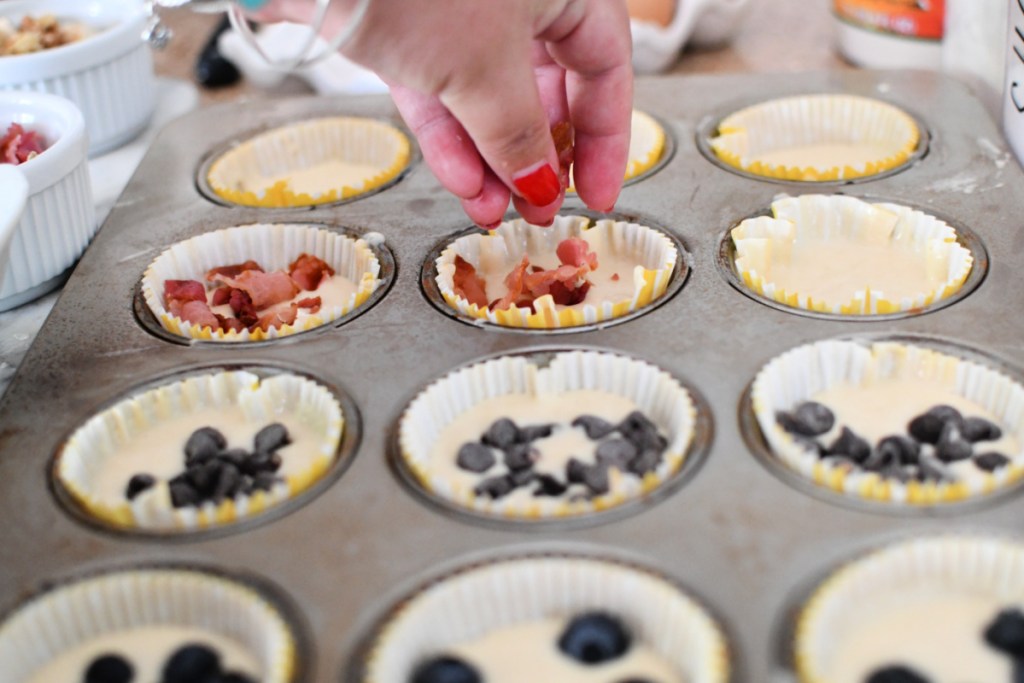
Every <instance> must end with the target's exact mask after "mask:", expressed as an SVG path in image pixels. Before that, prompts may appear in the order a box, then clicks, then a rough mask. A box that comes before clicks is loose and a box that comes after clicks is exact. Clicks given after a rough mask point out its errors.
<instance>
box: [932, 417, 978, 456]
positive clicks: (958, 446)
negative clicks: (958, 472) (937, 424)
mask: <svg viewBox="0 0 1024 683" xmlns="http://www.w3.org/2000/svg"><path fill="white" fill-rule="evenodd" d="M971 452H972V448H971V443H970V442H969V441H968V440H967V439H965V438H964V437H963V434H961V432H960V427H959V426H958V425H957V424H956V423H955V422H953V421H952V420H947V421H946V424H945V425H943V427H942V434H941V435H940V436H939V442H938V443H937V444H936V445H935V454H936V455H938V456H939V459H940V460H942V461H943V462H956V461H958V460H966V459H967V458H969V457H971Z"/></svg>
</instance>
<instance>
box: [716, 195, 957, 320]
mask: <svg viewBox="0 0 1024 683" xmlns="http://www.w3.org/2000/svg"><path fill="white" fill-rule="evenodd" d="M772 213H773V214H774V217H768V216H760V217H757V218H748V219H746V220H744V221H742V222H741V223H740V224H739V225H738V226H736V227H735V228H733V229H732V231H731V237H732V240H733V243H734V244H735V246H736V257H735V265H736V270H737V271H738V273H739V275H740V277H741V278H742V279H743V282H744V284H746V286H747V287H749V288H750V289H752V290H754V291H755V292H757V293H758V294H761V295H762V296H765V297H767V298H769V299H772V300H774V301H778V302H779V303H783V304H786V305H788V306H794V307H797V308H803V309H806V310H812V311H818V312H828V313H841V314H846V315H871V314H884V313H895V312H898V311H910V310H920V309H922V308H925V307H926V306H929V305H931V304H933V303H935V302H937V301H940V300H942V299H945V298H948V297H950V296H952V295H953V294H955V293H956V292H958V291H959V290H960V288H961V287H962V286H963V283H964V281H966V279H967V276H968V275H969V274H970V272H971V268H972V266H973V264H974V257H973V255H972V254H971V251H970V249H967V248H966V247H964V246H962V245H961V244H959V242H957V232H956V230H955V229H954V228H953V227H951V226H950V225H948V224H947V223H945V222H943V221H941V220H939V219H938V218H936V217H934V216H930V215H928V214H926V213H924V212H922V211H917V210H915V209H911V208H909V207H906V206H900V205H898V204H889V203H880V204H869V203H868V202H865V201H863V200H861V199H858V198H856V197H848V196H844V195H801V196H798V197H783V198H781V199H777V200H776V201H774V202H772ZM840 240H842V241H846V240H852V241H861V242H863V243H865V244H872V245H890V246H891V247H892V249H893V253H894V257H896V256H899V257H901V258H902V257H905V256H906V255H907V254H912V255H914V257H915V258H919V259H920V260H921V261H922V262H923V263H924V264H925V268H926V272H927V274H928V276H929V277H930V278H933V279H934V280H937V281H938V282H937V283H935V284H933V283H929V282H921V289H920V292H918V293H917V294H915V295H913V296H901V297H899V298H893V297H890V296H887V294H886V292H885V291H884V290H882V289H878V288H877V287H875V288H872V287H871V283H870V282H865V283H864V287H863V288H862V289H859V290H856V291H854V292H851V295H850V298H849V299H847V300H845V301H826V300H822V299H820V298H813V297H811V296H810V295H809V294H807V293H806V292H803V291H794V290H786V289H785V288H784V287H781V286H779V285H778V284H777V283H775V282H774V281H772V280H771V279H770V278H771V273H770V270H771V267H772V264H773V262H774V261H779V260H781V261H785V260H786V259H788V254H789V251H790V249H791V248H792V245H793V243H794V241H797V242H805V243H807V242H811V243H814V242H829V241H840ZM858 265H859V264H857V263H852V262H851V263H836V264H835V267H836V268H837V269H839V268H847V269H855V268H857V267H858ZM866 277H867V276H866ZM807 284H808V285H810V284H811V283H807Z"/></svg>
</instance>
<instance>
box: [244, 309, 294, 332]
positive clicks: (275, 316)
mask: <svg viewBox="0 0 1024 683" xmlns="http://www.w3.org/2000/svg"><path fill="white" fill-rule="evenodd" d="M298 314H299V307H298V306H296V305H295V304H291V305H290V306H288V308H283V309H281V310H277V311H271V312H270V313H265V314H264V315H262V316H260V319H259V321H258V322H257V323H256V325H255V327H257V328H259V329H261V330H263V331H264V332H266V331H268V330H269V329H270V328H271V327H281V326H282V325H291V324H292V323H294V322H295V318H296V316H297V315H298ZM250 329H251V328H250Z"/></svg>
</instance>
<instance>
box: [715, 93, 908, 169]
mask: <svg viewBox="0 0 1024 683" xmlns="http://www.w3.org/2000/svg"><path fill="white" fill-rule="evenodd" d="M920 138H921V133H920V131H919V130H918V127H917V123H916V122H915V121H914V119H913V118H912V117H910V116H909V115H908V114H907V113H906V112H904V111H903V110H901V109H899V108H897V107H894V106H893V105H891V104H888V103H886V102H881V101H879V100H875V99H871V98H867V97H859V96H856V95H801V96H798V97H784V98H780V99H776V100H769V101H767V102H762V103H760V104H755V105H753V106H751V107H747V108H745V109H741V110H740V111H738V112H735V113H733V114H730V115H729V116H726V117H725V118H724V119H722V120H721V122H720V123H719V124H718V129H717V131H716V132H715V135H714V136H713V137H712V138H711V141H710V144H711V149H712V151H713V152H714V153H715V155H716V156H717V157H718V158H719V159H721V160H722V161H723V162H724V163H725V164H728V165H729V166H732V167H734V168H737V169H740V170H742V171H746V172H748V173H753V174H754V175H759V176H764V177H766V178H777V179H780V180H798V181H811V182H813V181H836V180H852V179H855V178H865V177H870V176H873V175H877V174H879V173H882V172H884V171H888V170H890V169H893V168H896V167H898V166H900V165H901V164H903V163H905V162H906V161H907V160H908V159H909V158H910V156H911V155H912V154H913V153H914V151H915V150H916V149H917V146H918V142H919V141H920Z"/></svg>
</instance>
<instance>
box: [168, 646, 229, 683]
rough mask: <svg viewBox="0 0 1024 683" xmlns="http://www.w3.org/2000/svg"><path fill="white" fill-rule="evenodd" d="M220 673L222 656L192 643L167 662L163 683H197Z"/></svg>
mask: <svg viewBox="0 0 1024 683" xmlns="http://www.w3.org/2000/svg"><path fill="white" fill-rule="evenodd" d="M220 672H221V668H220V655H219V654H217V652H216V651H214V650H212V649H211V648H209V647H207V646H205V645H202V644H199V643H190V644H189V645H185V646H184V647H182V648H180V649H178V650H177V651H176V652H175V653H174V654H173V655H171V658H170V659H168V660H167V663H166V664H165V665H164V677H163V683H196V681H205V680H207V679H208V678H212V677H214V676H217V675H219V674H220Z"/></svg>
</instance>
